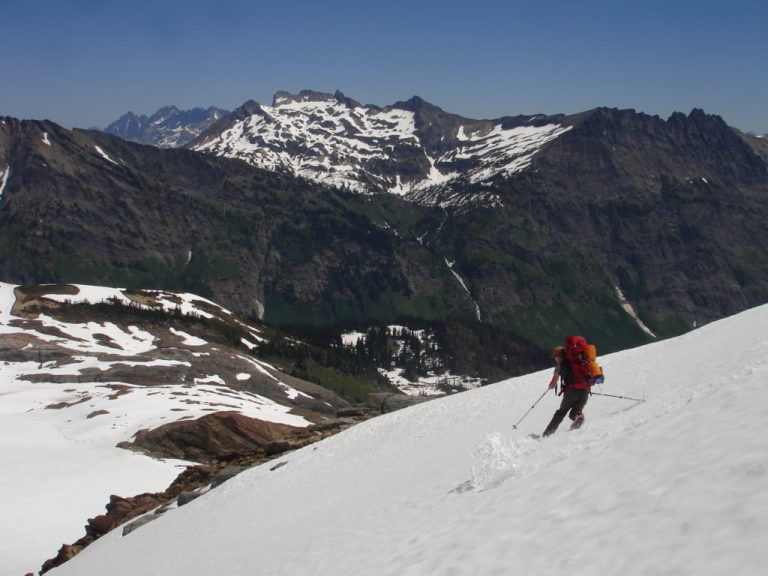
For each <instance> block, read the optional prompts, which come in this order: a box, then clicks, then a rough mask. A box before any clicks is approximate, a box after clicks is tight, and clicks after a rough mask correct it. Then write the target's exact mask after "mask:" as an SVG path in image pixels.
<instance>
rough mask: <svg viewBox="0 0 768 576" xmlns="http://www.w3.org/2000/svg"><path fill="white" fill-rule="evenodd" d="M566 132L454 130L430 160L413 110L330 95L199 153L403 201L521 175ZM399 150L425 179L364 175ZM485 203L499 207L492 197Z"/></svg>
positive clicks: (274, 112) (269, 111)
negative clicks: (413, 158)
mask: <svg viewBox="0 0 768 576" xmlns="http://www.w3.org/2000/svg"><path fill="white" fill-rule="evenodd" d="M569 129H570V127H567V126H561V125H558V124H549V125H545V126H520V127H515V128H504V127H502V125H501V124H500V123H499V124H494V125H490V124H489V125H488V126H487V127H486V128H485V129H483V130H479V129H475V130H469V129H467V127H465V126H460V127H459V128H458V129H457V134H456V138H457V140H458V141H459V144H458V146H457V147H456V148H453V149H451V150H448V151H446V152H445V153H443V154H442V156H441V157H440V158H432V157H430V156H429V154H427V152H426V150H425V148H424V145H423V143H422V142H421V141H420V139H419V136H418V133H417V131H416V119H415V116H414V113H413V112H410V111H407V110H400V109H397V108H385V109H378V108H371V107H365V106H352V105H348V104H346V103H342V102H339V101H337V100H336V99H335V97H332V96H330V95H329V96H327V98H326V99H321V100H317V99H311V98H307V97H304V98H288V97H284V96H281V97H278V98H276V100H275V105H274V106H261V113H260V114H254V115H252V116H250V117H248V118H245V119H243V120H242V121H240V122H238V123H236V124H235V125H234V126H232V127H231V128H230V129H229V130H227V131H225V132H223V133H222V134H221V135H220V136H218V137H217V138H215V139H213V140H211V141H208V142H206V143H204V144H201V145H199V146H198V147H197V150H200V151H204V152H209V153H213V154H216V155H220V156H227V157H232V158H239V159H242V160H244V161H246V162H249V163H251V164H253V165H256V166H259V167H261V168H265V169H267V170H285V171H288V172H291V173H293V174H294V175H296V176H300V177H303V178H307V179H310V180H315V181H318V182H322V183H325V184H330V185H335V186H346V187H348V188H349V189H351V190H355V191H358V192H363V193H366V192H376V191H378V190H379V189H384V190H386V191H387V192H389V193H391V194H396V195H401V196H402V195H406V194H411V193H419V192H428V191H431V190H433V189H441V190H442V189H444V188H446V187H450V186H451V184H452V183H453V182H454V181H457V180H459V179H465V180H468V181H470V182H473V183H477V182H483V181H486V180H489V179H490V178H493V177H494V176H497V175H505V176H508V175H510V174H513V173H516V172H519V171H521V170H524V169H525V168H527V167H528V166H529V165H530V163H531V160H532V158H533V156H534V155H535V154H536V152H538V151H539V150H540V149H541V147H542V146H544V145H545V144H546V143H548V142H549V141H551V140H553V139H555V138H557V137H559V136H560V135H562V134H563V133H565V132H567V131H568V130H569ZM404 148H411V149H412V151H413V153H414V154H416V155H422V156H423V157H424V159H425V160H426V161H427V162H428V163H429V166H430V169H429V172H428V174H427V175H426V176H425V177H424V178H422V179H420V180H408V181H404V180H403V179H402V178H401V175H400V174H397V175H395V176H383V175H382V174H377V173H374V172H372V171H371V170H369V168H368V167H369V166H371V165H372V164H387V163H394V162H395V161H396V159H397V158H398V157H400V156H401V155H402V154H403V149H404ZM457 160H458V161H467V160H468V161H471V163H474V164H476V165H475V166H474V167H473V168H471V169H466V168H464V169H462V170H456V169H455V168H453V167H452V164H451V163H453V162H455V161H457ZM370 182H373V183H375V185H374V186H373V187H371V185H370V184H369V183H370ZM417 196H418V198H419V199H420V200H419V201H424V202H426V203H434V202H435V201H438V200H434V199H431V197H432V196H431V195H430V194H418V195H417ZM447 198H448V199H447V200H445V199H443V200H439V201H441V202H448V203H452V204H462V203H464V202H466V201H467V199H466V198H464V197H462V196H451V195H449V196H448V197H447ZM487 201H488V202H489V203H490V204H491V205H497V204H499V200H498V198H496V197H495V195H489V197H488V199H487Z"/></svg>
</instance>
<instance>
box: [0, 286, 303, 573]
mask: <svg viewBox="0 0 768 576" xmlns="http://www.w3.org/2000/svg"><path fill="white" fill-rule="evenodd" d="M78 289H79V293H78V294H76V295H74V294H66V295H65V294H60V295H56V294H48V295H47V297H48V298H49V299H59V300H68V301H71V302H75V301H86V302H91V303H94V302H101V301H106V300H108V299H110V298H117V299H125V295H124V294H123V292H122V291H121V290H118V289H112V288H101V287H93V286H78ZM13 290H14V286H13V285H11V284H6V283H0V336H3V337H5V338H14V337H16V338H20V339H21V340H23V341H26V342H27V344H26V345H27V346H29V341H31V340H33V339H34V340H40V341H44V342H47V343H48V344H49V345H50V346H54V345H58V346H61V347H62V348H65V349H68V350H70V351H71V354H72V357H71V358H70V359H68V360H71V361H68V362H66V363H65V362H61V363H57V362H56V361H46V362H42V363H40V362H28V361H27V362H14V361H8V360H4V361H0V511H2V516H1V518H2V519H1V520H0V576H21V575H22V574H25V573H27V572H32V571H35V572H37V571H38V570H39V569H40V566H41V565H42V563H43V562H44V561H45V560H46V559H48V558H50V557H53V556H55V554H56V551H57V550H58V549H59V547H60V546H61V544H62V543H63V542H68V543H71V542H73V541H75V540H76V539H77V538H79V537H80V536H82V535H84V532H83V525H84V524H85V521H86V519H87V518H89V517H94V516H97V515H98V514H101V513H104V506H105V504H106V503H107V502H108V501H109V496H110V494H118V495H120V496H134V495H136V494H141V493H144V492H162V491H163V490H165V489H166V488H167V487H168V485H169V484H170V483H171V482H172V481H173V479H174V478H176V476H177V475H178V474H179V473H180V472H181V471H182V470H183V469H184V468H185V467H186V466H187V465H188V464H190V463H188V462H181V461H174V460H167V461H158V460H153V459H151V458H149V457H147V456H143V455H139V454H137V453H133V452H129V451H127V450H122V449H119V448H116V444H117V443H118V442H121V441H126V440H131V439H132V437H133V435H134V434H135V433H136V432H137V431H138V430H141V429H144V428H154V427H157V426H160V425H162V424H165V423H168V422H173V421H175V420H181V419H191V418H197V417H200V416H203V415H205V414H209V413H211V412H215V411H221V410H224V411H227V410H235V411H238V412H241V413H242V414H244V415H246V416H250V417H252V418H258V419H260V420H265V421H270V422H280V423H284V424H289V425H292V426H297V427H304V426H307V425H309V424H310V422H309V421H307V420H306V419H304V418H303V417H301V416H297V415H293V414H289V413H288V412H289V411H290V408H289V407H288V406H284V405H281V404H278V403H277V402H275V401H273V400H270V399H268V398H265V397H263V396H261V395H258V394H254V393H250V392H247V391H244V390H233V389H231V388H228V387H227V386H225V381H224V379H223V378H222V377H221V376H220V375H219V374H216V373H213V374H206V375H200V377H199V378H196V379H195V381H194V382H181V381H175V382H174V381H169V382H168V383H167V384H164V385H160V386H141V385H134V384H130V383H126V382H112V381H106V379H105V381H102V378H101V377H98V376H96V375H98V374H100V373H102V374H103V373H104V372H105V371H106V370H107V369H108V368H109V367H110V366H112V365H114V364H122V365H125V364H130V365H131V366H136V367H146V366H149V365H153V364H154V365H157V363H158V362H167V363H168V365H172V364H173V363H174V362H178V361H173V360H171V361H167V360H152V359H149V358H145V357H144V356H143V353H145V352H148V351H151V350H152V349H153V348H156V347H157V342H156V341H155V337H154V336H153V335H152V334H150V333H148V332H144V331H142V330H140V329H139V328H137V327H135V326H131V327H130V328H129V329H128V330H124V329H122V328H121V327H119V326H116V325H114V324H110V323H105V324H99V323H96V322H89V323H85V324H71V323H64V322H60V321H57V320H55V319H54V318H51V317H49V316H46V315H41V316H40V317H39V318H38V319H37V320H35V321H34V323H31V322H28V321H25V320H23V319H21V318H18V317H16V316H13V315H12V314H11V307H12V305H13V303H14V302H15V297H14V293H13ZM168 296H169V297H170V296H173V297H174V301H173V302H171V301H170V300H164V299H163V298H164V293H161V292H158V293H157V303H158V304H162V305H164V306H165V307H166V308H171V309H178V310H179V311H180V312H181V313H183V314H192V313H194V314H197V315H198V316H206V315H207V316H210V314H208V313H207V312H206V309H208V310H210V309H212V308H214V309H220V308H219V307H218V306H216V305H215V304H213V303H211V302H208V301H205V300H204V299H202V298H199V297H196V296H192V295H184V294H181V295H179V294H173V295H171V294H170V293H168ZM179 298H181V300H179ZM202 305H207V306H203V307H201V306H202ZM171 331H172V332H175V334H176V336H178V337H180V338H182V339H183V340H185V341H186V344H187V345H189V346H191V347H193V348H195V347H200V349H201V350H202V347H203V345H205V344H207V343H206V342H204V341H202V340H201V339H199V338H194V337H192V336H191V335H188V334H184V333H182V332H179V331H174V330H173V329H171ZM251 337H252V338H253V340H254V341H255V340H257V339H258V338H259V335H258V334H256V333H255V332H252V333H251ZM16 346H19V347H23V346H24V342H21V343H20V344H17V345H16ZM8 347H9V350H10V349H12V348H13V347H15V346H14V345H13V344H8ZM11 356H12V354H11ZM248 364H249V369H250V371H251V372H252V373H267V374H269V375H270V377H271V378H274V379H275V380H277V379H276V378H275V377H274V376H272V374H277V371H275V370H274V369H272V370H271V371H270V372H267V369H266V368H267V367H268V365H266V364H264V363H260V362H259V361H257V360H256V359H254V358H249V362H248ZM269 368H271V367H269ZM60 375H77V379H76V381H75V382H68V383H55V382H51V381H46V380H45V378H49V379H50V376H54V377H55V376H60ZM250 377H251V375H250V374H248V373H245V372H243V373H241V374H238V375H237V378H238V379H248V378H250ZM41 378H42V379H43V380H42V381H38V380H40V379H41ZM70 380H72V378H70ZM278 383H279V384H280V385H281V386H282V387H283V390H284V392H285V396H286V398H291V397H293V396H295V395H297V394H300V392H299V391H297V390H295V389H293V388H291V387H290V386H288V385H285V384H282V383H280V382H278Z"/></svg>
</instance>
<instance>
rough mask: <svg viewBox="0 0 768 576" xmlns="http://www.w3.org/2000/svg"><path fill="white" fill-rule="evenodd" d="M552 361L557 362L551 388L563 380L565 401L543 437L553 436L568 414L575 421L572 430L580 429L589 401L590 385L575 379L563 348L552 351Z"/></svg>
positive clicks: (557, 347)
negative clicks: (585, 407)
mask: <svg viewBox="0 0 768 576" xmlns="http://www.w3.org/2000/svg"><path fill="white" fill-rule="evenodd" d="M552 359H553V360H554V362H555V372H554V374H553V375H552V379H551V380H550V381H549V388H550V389H552V388H554V387H555V386H557V381H558V380H561V381H562V389H561V393H562V395H563V400H562V402H560V408H559V409H558V410H556V411H555V413H554V415H553V416H552V420H550V422H549V424H548V425H547V428H546V430H544V433H543V436H549V435H550V434H553V433H554V432H555V430H557V427H558V426H560V423H561V422H562V421H563V419H564V418H565V415H566V414H568V417H569V418H570V419H571V420H572V421H573V423H572V424H571V429H572V430H573V429H576V428H580V427H581V425H582V424H583V423H584V413H583V412H582V411H583V410H584V406H586V404H587V400H588V399H589V383H588V382H587V381H580V380H579V379H576V378H574V377H573V371H572V370H571V366H570V364H569V362H568V360H567V358H566V352H565V348H564V347H563V346H556V347H555V348H554V349H553V350H552ZM582 380H583V379H582Z"/></svg>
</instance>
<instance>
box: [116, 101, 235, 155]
mask: <svg viewBox="0 0 768 576" xmlns="http://www.w3.org/2000/svg"><path fill="white" fill-rule="evenodd" d="M227 114H229V111H227V110H222V109H220V108H215V107H213V106H211V107H209V108H193V109H192V110H179V109H178V108H177V107H176V106H165V107H163V108H160V109H159V110H158V111H157V112H155V113H154V114H152V115H151V116H146V115H144V114H142V115H140V116H137V115H136V114H134V113H133V112H128V113H126V114H124V115H123V116H121V117H120V118H119V119H117V120H116V121H114V122H113V123H112V124H110V125H109V126H107V127H106V128H105V129H104V132H106V133H107V134H112V135H114V136H119V137H120V138H123V139H124V140H129V141H131V142H137V143H139V144H150V145H152V146H158V147H160V148H178V147H181V146H184V145H185V144H187V143H188V142H190V141H192V140H194V139H195V138H197V137H198V136H200V134H202V133H203V132H205V131H206V130H207V129H208V128H209V127H210V126H211V125H212V124H213V123H215V122H216V121H218V120H219V119H220V118H222V117H223V116H226V115H227Z"/></svg>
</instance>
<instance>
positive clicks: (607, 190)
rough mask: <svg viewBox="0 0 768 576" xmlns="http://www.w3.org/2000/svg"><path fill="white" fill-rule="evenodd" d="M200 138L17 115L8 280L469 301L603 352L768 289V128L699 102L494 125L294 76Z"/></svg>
mask: <svg viewBox="0 0 768 576" xmlns="http://www.w3.org/2000/svg"><path fill="white" fill-rule="evenodd" d="M187 146H188V147H189V148H191V149H185V150H183V149H159V148H155V147H146V146H138V145H136V144H132V143H130V142H127V141H125V140H122V139H118V138H116V137H113V136H110V135H107V134H103V133H99V132H93V131H81V130H73V131H68V130H64V129H62V128H61V127H59V126H56V125H54V124H52V123H49V122H36V121H26V122H21V121H18V120H14V119H11V118H6V119H3V120H2V121H1V123H0V174H1V175H2V184H0V190H1V191H2V192H1V193H2V196H0V274H1V275H2V277H3V278H5V279H6V280H7V281H12V282H15V283H19V284H21V283H42V282H76V283H77V282H79V283H86V284H100V285H108V286H125V287H144V288H162V289H173V290H184V291H190V292H194V293H197V294H200V295H202V296H205V297H207V298H210V299H212V300H214V301H216V302H220V303H221V304H222V305H224V306H226V307H227V308H229V309H231V310H233V311H234V312H236V313H239V314H243V315H245V316H252V317H255V318H260V319H263V320H264V321H266V322H267V323H270V324H277V325H282V326H304V327H307V326H314V327H321V326H326V327H329V328H330V327H337V328H343V329H350V328H357V329H365V328H366V327H367V326H369V325H370V324H371V323H375V322H383V323H392V322H405V323H411V324H414V323H415V324H419V323H422V324H424V323H430V322H434V321H435V320H444V321H445V320H447V321H448V324H449V325H452V324H453V322H452V321H451V320H452V319H456V318H462V319H465V320H466V319H469V320H472V321H474V322H475V323H476V326H477V331H476V338H477V337H478V336H477V334H479V333H480V331H482V329H483V328H482V327H494V328H497V329H499V330H501V331H502V332H504V333H506V334H510V335H514V337H516V338H523V339H526V340H528V341H530V342H532V343H533V344H534V345H536V346H539V347H541V348H545V347H547V346H550V345H551V344H552V342H553V341H554V342H557V341H559V340H560V339H561V338H562V335H563V334H565V333H585V334H587V335H589V336H590V338H591V339H592V340H594V341H596V342H597V344H598V345H599V346H600V347H601V349H604V350H612V349H619V348H623V347H626V346H632V345H636V344H639V343H642V342H646V341H649V340H650V339H653V338H656V337H667V336H671V335H674V334H679V333H681V332H684V331H686V330H689V329H691V328H692V327H694V326H697V325H701V324H703V323H706V322H709V321H712V320H714V319H717V318H721V317H723V316H724V315H727V314H731V313H735V312H738V311H740V310H743V309H745V308H747V307H750V306H754V305H758V304H761V303H763V302H765V301H766V299H767V298H768V268H766V265H765V261H766V259H765V254H766V253H767V252H768V240H767V239H766V237H765V234H764V222H766V221H768V214H767V213H766V212H767V211H768V208H767V207H766V206H767V205H766V202H765V197H766V194H767V193H768V148H767V147H766V143H765V141H764V140H763V139H759V138H755V137H752V136H749V135H745V134H742V133H739V132H738V131H736V130H734V129H732V128H730V127H729V126H727V125H726V124H725V122H723V120H722V119H721V118H719V117H717V116H714V115H709V114H706V113H704V112H703V111H701V110H693V111H692V112H691V113H690V114H688V115H684V114H681V113H675V114H673V115H672V116H671V117H670V118H668V119H666V120H663V119H661V118H658V117H655V116H648V115H645V114H642V113H637V112H635V111H632V110H615V109H607V108H600V109H595V110H591V111H587V112H584V113H581V114H576V115H571V116H552V117H544V116H528V117H520V116H517V117H506V118H501V119H498V120H487V121H478V120H470V119H464V118H461V117H459V116H456V115H452V114H449V113H446V112H444V111H442V110H440V109H439V108H437V107H435V106H432V105H430V104H428V103H426V102H424V101H422V100H421V99H418V98H413V99H411V100H409V101H408V102H401V103H397V104H394V105H392V106H387V107H383V108H378V107H372V106H361V105H360V104H358V103H356V102H355V101H353V100H351V99H349V98H347V97H345V96H343V95H342V94H340V93H337V94H335V95H329V94H321V93H315V92H302V93H300V94H298V95H290V94H286V93H278V94H276V96H275V98H274V101H273V103H272V106H262V105H258V104H256V103H247V104H246V105H244V106H243V107H241V108H239V109H238V110H236V111H235V112H233V113H232V114H230V115H228V116H225V117H223V118H221V119H220V120H219V121H217V122H215V123H214V124H212V125H211V126H210V127H209V128H208V129H207V130H206V131H205V132H204V133H203V134H201V135H200V137H198V138H197V139H195V140H193V141H191V142H190V143H189V144H188V145H187ZM715 222H716V223H717V225H713V223H715ZM406 321H407V322H406ZM414 327H416V328H418V327H419V326H416V325H414Z"/></svg>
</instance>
